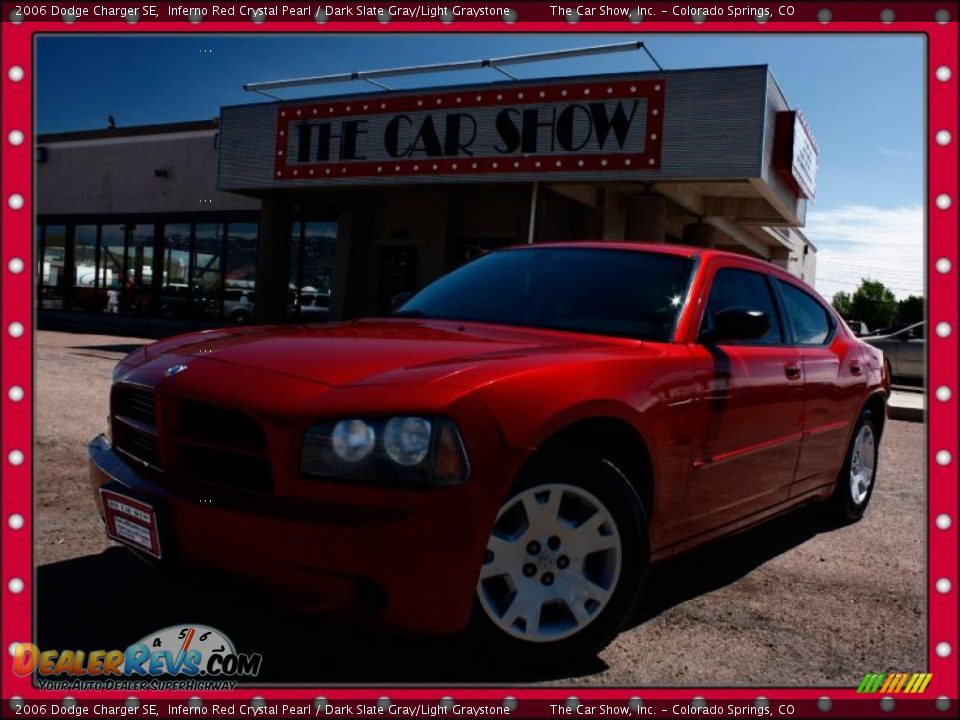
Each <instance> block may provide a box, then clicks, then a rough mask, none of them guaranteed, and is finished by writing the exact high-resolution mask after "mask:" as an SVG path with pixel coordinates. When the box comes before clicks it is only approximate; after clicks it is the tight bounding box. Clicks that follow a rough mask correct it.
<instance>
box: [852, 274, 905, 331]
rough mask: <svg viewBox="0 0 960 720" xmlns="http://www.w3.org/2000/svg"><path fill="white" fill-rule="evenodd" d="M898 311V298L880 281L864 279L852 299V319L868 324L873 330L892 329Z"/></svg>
mask: <svg viewBox="0 0 960 720" xmlns="http://www.w3.org/2000/svg"><path fill="white" fill-rule="evenodd" d="M896 311H897V298H896V297H895V296H894V294H893V292H892V291H891V290H890V289H889V288H887V286H886V285H884V284H883V283H882V282H880V281H879V280H870V279H868V278H862V279H861V280H860V287H858V288H857V289H856V290H854V292H853V295H852V296H851V298H850V316H849V317H850V318H851V319H854V320H860V321H862V322H865V323H866V324H867V327H868V328H870V329H871V330H875V329H877V328H884V327H890V326H891V325H893V322H894V315H895V314H896Z"/></svg>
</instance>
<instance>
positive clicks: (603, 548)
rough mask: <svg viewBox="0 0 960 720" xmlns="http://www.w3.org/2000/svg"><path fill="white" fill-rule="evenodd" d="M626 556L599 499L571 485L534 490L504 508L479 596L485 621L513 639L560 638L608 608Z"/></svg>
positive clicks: (488, 553)
mask: <svg viewBox="0 0 960 720" xmlns="http://www.w3.org/2000/svg"><path fill="white" fill-rule="evenodd" d="M622 557H623V547H622V541H621V538H620V533H619V532H618V531H617V525H616V523H615V522H614V519H613V516H612V514H611V513H610V511H609V510H608V509H607V507H606V506H605V505H604V504H603V503H602V502H601V501H600V500H599V499H598V498H597V497H595V496H594V495H592V494H591V493H589V492H587V491H586V490H584V489H583V488H580V487H576V486H574V485H565V484H558V483H551V484H544V485H537V486H535V487H532V488H529V489H527V490H524V491H522V492H520V493H519V494H517V495H515V496H513V497H511V498H510V499H509V500H507V501H506V503H504V505H503V507H501V509H500V512H499V514H498V515H497V520H496V523H495V524H494V528H493V532H492V533H491V535H490V539H489V541H488V542H487V551H486V555H485V557H484V563H483V565H482V567H481V568H480V578H479V580H478V582H477V596H478V598H479V600H480V605H481V606H482V607H483V610H484V611H485V613H486V614H487V617H489V619H490V620H491V621H492V622H493V623H494V624H495V625H496V626H497V627H498V628H500V629H501V630H503V631H504V632H506V633H508V634H509V635H512V636H514V637H517V638H520V639H523V640H526V641H529V642H551V641H556V640H561V639H563V638H566V637H569V636H571V635H573V634H575V633H577V632H579V631H581V630H582V629H583V628H584V627H586V626H587V625H589V624H590V623H591V622H593V620H595V619H596V618H597V617H598V616H599V615H600V613H601V612H602V611H603V609H604V608H605V607H606V606H607V604H608V603H609V601H610V599H611V597H612V595H613V593H614V591H615V589H616V587H617V581H618V579H619V577H620V568H621V562H622Z"/></svg>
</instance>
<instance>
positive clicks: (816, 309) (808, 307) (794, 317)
mask: <svg viewBox="0 0 960 720" xmlns="http://www.w3.org/2000/svg"><path fill="white" fill-rule="evenodd" d="M777 282H778V283H779V285H780V292H781V294H782V295H783V305H784V310H785V311H786V313H787V317H788V318H790V324H791V326H792V327H793V336H794V338H795V340H796V342H797V344H798V345H823V344H824V343H825V342H826V341H827V338H828V337H830V331H831V330H832V329H833V323H832V322H831V320H830V315H829V314H828V313H827V311H826V309H824V307H823V305H821V304H820V303H819V302H817V301H816V300H814V299H813V298H812V297H811V296H810V295H808V294H807V293H805V292H804V291H803V290H801V289H800V288H798V287H795V286H794V285H791V284H790V283H785V282H782V281H780V280H777Z"/></svg>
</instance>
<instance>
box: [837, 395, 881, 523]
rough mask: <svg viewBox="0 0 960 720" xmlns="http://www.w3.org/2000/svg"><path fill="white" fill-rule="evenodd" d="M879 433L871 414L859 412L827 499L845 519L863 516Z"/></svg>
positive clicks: (873, 481)
mask: <svg viewBox="0 0 960 720" xmlns="http://www.w3.org/2000/svg"><path fill="white" fill-rule="evenodd" d="M879 440H880V432H879V427H878V426H877V422H876V420H874V417H873V413H872V412H871V411H870V410H864V411H863V412H862V413H860V417H859V418H858V420H857V425H856V428H855V429H854V431H853V439H852V440H851V441H850V447H849V448H848V449H847V455H846V458H845V459H844V461H843V467H842V468H841V469H840V475H839V477H838V478H837V486H836V489H835V490H834V493H833V496H832V497H831V499H830V505H831V506H832V510H833V514H834V515H835V516H836V517H838V518H839V519H840V520H843V521H845V522H855V521H857V520H859V519H860V518H862V517H863V513H864V512H865V511H866V509H867V505H869V504H870V498H871V497H872V495H873V488H874V485H875V484H876V479H877V459H878V456H879V452H878V448H879Z"/></svg>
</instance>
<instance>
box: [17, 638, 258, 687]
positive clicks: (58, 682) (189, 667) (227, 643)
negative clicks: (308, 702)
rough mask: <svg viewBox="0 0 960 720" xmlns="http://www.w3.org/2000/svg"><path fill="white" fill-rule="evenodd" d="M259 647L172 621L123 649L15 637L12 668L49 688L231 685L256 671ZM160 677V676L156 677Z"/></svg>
mask: <svg viewBox="0 0 960 720" xmlns="http://www.w3.org/2000/svg"><path fill="white" fill-rule="evenodd" d="M262 662H263V657H262V656H261V655H260V654H259V653H238V652H237V650H236V648H235V647H234V644H233V641H231V640H230V638H228V637H227V636H226V635H224V634H223V633H222V632H220V631H219V630H216V629H215V628H211V627H207V626H204V625H174V626H171V627H168V628H164V629H163V630H160V631H159V632H156V633H152V634H150V635H147V636H146V637H144V638H142V639H141V640H139V641H138V642H135V643H133V644H131V645H129V646H128V647H127V648H126V649H125V650H91V651H90V652H84V651H83V650H40V648H38V647H37V646H36V645H33V644H30V643H20V644H19V645H17V647H16V648H15V654H14V658H13V671H14V673H16V674H17V675H20V676H26V675H31V674H33V673H36V674H37V676H38V680H39V682H40V684H41V685H42V686H43V687H45V688H48V689H60V688H63V687H73V686H74V685H75V684H78V683H82V684H83V686H84V687H85V688H88V689H103V690H111V689H232V688H233V687H235V686H236V684H237V682H236V679H237V678H244V677H254V676H256V675H257V674H258V673H259V672H260V666H261V664H262ZM161 679H162V680H161Z"/></svg>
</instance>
